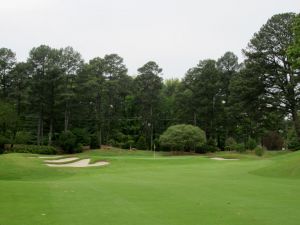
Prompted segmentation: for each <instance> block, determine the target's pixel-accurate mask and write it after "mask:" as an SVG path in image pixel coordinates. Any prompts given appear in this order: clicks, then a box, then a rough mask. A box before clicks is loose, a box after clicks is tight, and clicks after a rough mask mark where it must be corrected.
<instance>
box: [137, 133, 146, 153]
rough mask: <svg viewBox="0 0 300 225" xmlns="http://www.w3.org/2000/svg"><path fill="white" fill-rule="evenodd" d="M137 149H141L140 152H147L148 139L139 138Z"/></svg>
mask: <svg viewBox="0 0 300 225" xmlns="http://www.w3.org/2000/svg"><path fill="white" fill-rule="evenodd" d="M136 148H137V149H139V150H146V149H147V143H146V138H145V137H144V136H140V137H139V139H138V140H137V142H136Z"/></svg>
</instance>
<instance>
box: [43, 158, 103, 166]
mask: <svg viewBox="0 0 300 225" xmlns="http://www.w3.org/2000/svg"><path fill="white" fill-rule="evenodd" d="M68 159H70V158H68ZM47 161H51V162H53V161H54V160H47ZM55 161H57V160H55ZM90 161H91V159H82V160H78V161H76V162H72V163H65V164H49V163H48V164H46V165H47V166H51V167H93V166H105V165H108V164H109V162H104V161H102V162H96V163H93V164H90Z"/></svg>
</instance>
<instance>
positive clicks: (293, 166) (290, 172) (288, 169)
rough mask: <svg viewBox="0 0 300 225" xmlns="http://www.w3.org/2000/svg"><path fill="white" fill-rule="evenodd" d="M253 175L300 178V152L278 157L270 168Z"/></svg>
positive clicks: (257, 171) (264, 168)
mask: <svg viewBox="0 0 300 225" xmlns="http://www.w3.org/2000/svg"><path fill="white" fill-rule="evenodd" d="M253 173H254V174H258V175H262V176H269V177H279V178H300V151H298V152H293V153H290V154H285V155H282V156H279V157H276V158H274V159H273V160H272V162H271V163H270V164H269V165H268V166H266V167H263V168H260V169H258V170H255V171H254V172H253Z"/></svg>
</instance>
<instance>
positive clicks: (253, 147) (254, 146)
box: [246, 138, 257, 150]
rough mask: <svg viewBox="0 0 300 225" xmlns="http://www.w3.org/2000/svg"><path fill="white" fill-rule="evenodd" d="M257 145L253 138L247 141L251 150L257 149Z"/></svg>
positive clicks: (247, 145)
mask: <svg viewBox="0 0 300 225" xmlns="http://www.w3.org/2000/svg"><path fill="white" fill-rule="evenodd" d="M256 146H257V143H256V141H255V140H254V139H252V138H249V139H248V141H247V143H246V148H247V149H249V150H253V149H255V148H256Z"/></svg>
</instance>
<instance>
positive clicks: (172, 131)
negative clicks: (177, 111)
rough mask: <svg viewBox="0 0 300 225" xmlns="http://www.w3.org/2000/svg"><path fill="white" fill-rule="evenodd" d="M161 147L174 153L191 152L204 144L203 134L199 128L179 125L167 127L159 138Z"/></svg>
mask: <svg viewBox="0 0 300 225" xmlns="http://www.w3.org/2000/svg"><path fill="white" fill-rule="evenodd" d="M159 141H160V144H161V145H162V146H166V147H168V148H169V149H170V150H176V151H192V150H196V147H197V146H201V145H202V144H203V143H205V141H206V138H205V132H204V131H203V130H201V129H200V128H199V127H196V126H192V125H186V124H180V125H174V126H171V127H169V128H168V129H167V130H166V131H165V132H164V133H163V134H162V135H161V136H160V138H159Z"/></svg>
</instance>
